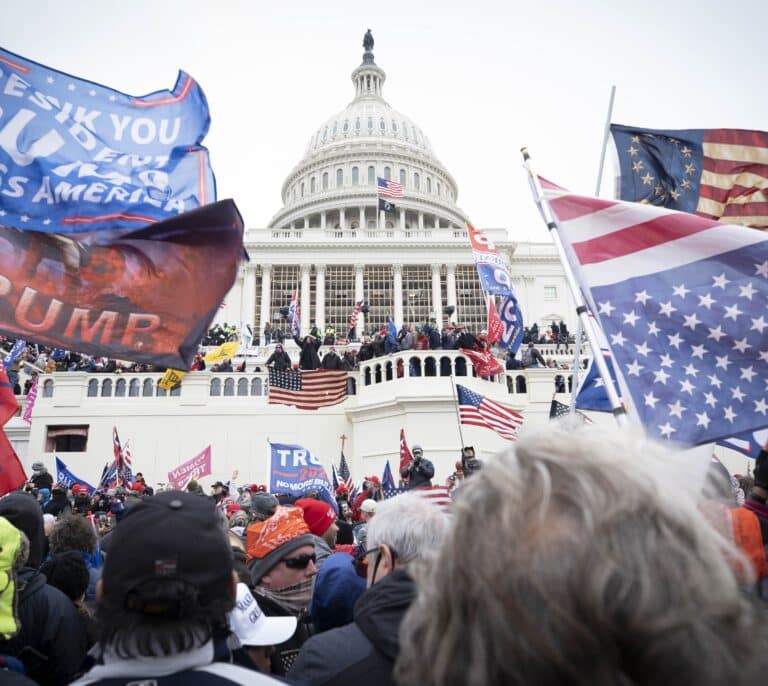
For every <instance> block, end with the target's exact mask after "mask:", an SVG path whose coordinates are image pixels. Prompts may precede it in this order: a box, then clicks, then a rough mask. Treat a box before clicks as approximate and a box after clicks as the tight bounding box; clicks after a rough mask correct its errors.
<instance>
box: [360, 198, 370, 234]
mask: <svg viewBox="0 0 768 686" xmlns="http://www.w3.org/2000/svg"><path fill="white" fill-rule="evenodd" d="M358 212H359V213H360V230H361V231H365V230H366V229H367V228H368V226H367V224H366V219H365V205H361V206H360V207H359V209H358ZM361 235H364V234H361Z"/></svg>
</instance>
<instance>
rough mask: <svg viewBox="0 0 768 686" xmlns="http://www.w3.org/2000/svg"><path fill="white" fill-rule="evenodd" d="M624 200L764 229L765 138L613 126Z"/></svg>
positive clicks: (767, 208)
mask: <svg viewBox="0 0 768 686" xmlns="http://www.w3.org/2000/svg"><path fill="white" fill-rule="evenodd" d="M611 133H612V134H613V140H614V143H615V145H616V152H617V154H618V158H619V167H620V170H621V176H620V179H619V197H620V198H621V199H622V200H631V201H633V202H644V203H650V204H651V205H661V206H663V207H669V208H671V209H675V210H681V211H682V212H695V213H696V214H698V215H699V216H702V217H707V218H709V219H720V220H722V221H723V222H727V223H730V224H744V225H745V226H752V227H755V228H763V229H765V228H768V205H767V204H766V190H768V132H765V131H745V130H742V129H687V130H685V129H683V130H681V129H674V130H658V129H640V128H637V127H630V126H622V125H620V124H612V125H611Z"/></svg>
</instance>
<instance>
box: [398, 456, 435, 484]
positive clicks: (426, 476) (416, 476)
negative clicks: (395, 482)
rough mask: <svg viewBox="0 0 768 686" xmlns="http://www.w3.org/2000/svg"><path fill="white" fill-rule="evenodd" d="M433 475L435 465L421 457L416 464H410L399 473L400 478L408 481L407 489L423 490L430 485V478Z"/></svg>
mask: <svg viewBox="0 0 768 686" xmlns="http://www.w3.org/2000/svg"><path fill="white" fill-rule="evenodd" d="M434 475H435V465H433V464H432V463H431V462H430V461H429V460H427V459H426V458H424V457H422V458H421V460H419V461H418V463H417V462H412V463H411V464H410V465H408V466H407V467H406V468H405V469H403V470H402V471H401V472H400V476H402V477H403V478H404V479H408V488H423V487H424V486H431V485H432V477H433V476H434Z"/></svg>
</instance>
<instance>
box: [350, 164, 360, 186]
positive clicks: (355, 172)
mask: <svg viewBox="0 0 768 686" xmlns="http://www.w3.org/2000/svg"><path fill="white" fill-rule="evenodd" d="M359 183H360V170H359V169H358V168H357V167H352V185H353V186H357V184H359Z"/></svg>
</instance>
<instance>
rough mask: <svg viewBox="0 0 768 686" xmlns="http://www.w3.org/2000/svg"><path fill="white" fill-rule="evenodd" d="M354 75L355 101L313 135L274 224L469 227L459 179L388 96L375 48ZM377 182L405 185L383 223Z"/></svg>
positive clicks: (288, 181) (286, 188) (285, 185)
mask: <svg viewBox="0 0 768 686" xmlns="http://www.w3.org/2000/svg"><path fill="white" fill-rule="evenodd" d="M371 43H372V40H371ZM371 48H372V46H371ZM351 78H352V83H353V86H354V98H353V100H352V102H350V103H349V105H347V107H346V108H344V109H343V110H341V111H340V112H338V113H337V114H335V115H333V116H331V117H329V118H328V119H327V120H326V121H325V122H323V124H322V125H321V126H320V127H319V128H317V129H316V131H315V133H314V134H313V135H312V137H311V138H310V140H309V143H308V145H307V148H306V150H305V153H304V157H303V158H302V159H301V161H300V162H299V163H298V164H297V165H296V166H295V167H294V168H293V170H292V171H291V173H290V174H289V175H288V177H287V178H286V179H285V181H284V182H283V186H282V200H283V208H282V209H281V210H280V211H279V212H278V213H277V214H276V215H275V216H274V217H273V219H272V221H271V222H270V227H271V228H278V229H284V230H291V229H304V228H307V229H309V228H321V229H333V230H340V231H357V230H361V229H372V230H373V229H380V228H387V227H390V228H392V227H397V226H399V228H401V229H421V230H423V229H425V228H430V229H452V230H455V229H464V228H465V225H466V223H467V218H466V216H465V215H464V213H463V212H462V211H461V209H459V208H458V206H457V205H456V198H457V196H458V187H457V185H456V181H455V180H454V178H453V177H452V176H451V174H450V173H449V172H448V171H447V170H446V169H445V167H444V166H443V165H442V163H441V162H440V161H439V160H438V159H437V157H436V156H435V153H434V151H433V150H432V146H431V144H430V142H429V139H428V138H427V136H426V135H425V133H424V132H423V131H422V129H421V128H420V127H419V126H418V125H417V124H415V123H414V122H413V120H412V119H411V118H410V117H408V116H407V115H404V114H402V113H401V112H399V111H397V110H396V109H394V108H393V107H392V106H391V105H390V104H389V103H388V102H387V101H386V100H385V99H384V97H383V94H382V90H383V85H384V82H385V81H386V78H387V77H386V73H385V72H384V70H383V69H382V68H381V67H379V66H378V65H377V64H376V63H375V61H374V56H373V52H372V49H370V48H367V49H366V51H365V53H364V54H363V61H362V63H361V64H360V65H359V66H358V67H357V68H356V69H355V70H354V71H353V72H352V77H351ZM378 177H381V178H386V179H391V180H393V181H396V182H398V183H399V184H400V185H401V186H402V187H403V197H402V198H398V199H397V200H396V201H395V210H394V212H388V213H387V215H386V217H384V218H383V219H382V217H381V216H380V215H379V212H378V207H377V204H376V203H377V196H376V187H377V186H376V184H377V178H378Z"/></svg>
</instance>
